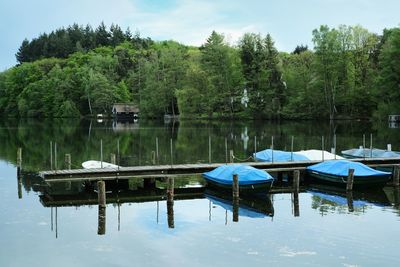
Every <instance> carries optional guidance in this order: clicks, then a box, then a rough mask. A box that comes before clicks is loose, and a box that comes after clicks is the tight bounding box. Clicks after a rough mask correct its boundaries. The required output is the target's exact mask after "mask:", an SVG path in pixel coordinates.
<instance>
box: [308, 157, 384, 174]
mask: <svg viewBox="0 0 400 267" xmlns="http://www.w3.org/2000/svg"><path fill="white" fill-rule="evenodd" d="M349 169H354V176H365V177H367V176H386V175H390V174H391V173H390V172H383V171H378V170H374V169H372V168H370V167H368V166H367V165H364V164H362V163H359V162H352V161H349V160H329V161H324V162H321V163H318V164H315V165H312V166H309V167H307V170H310V171H315V172H319V173H324V174H331V175H336V176H343V177H346V176H347V175H348V174H349Z"/></svg>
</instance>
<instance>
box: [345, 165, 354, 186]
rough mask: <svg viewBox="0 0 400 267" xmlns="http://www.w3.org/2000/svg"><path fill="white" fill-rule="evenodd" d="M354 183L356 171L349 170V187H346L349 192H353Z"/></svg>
mask: <svg viewBox="0 0 400 267" xmlns="http://www.w3.org/2000/svg"><path fill="white" fill-rule="evenodd" d="M353 181H354V169H349V174H348V176H347V185H346V190H347V191H351V190H353Z"/></svg>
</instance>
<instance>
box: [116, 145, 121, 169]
mask: <svg viewBox="0 0 400 267" xmlns="http://www.w3.org/2000/svg"><path fill="white" fill-rule="evenodd" d="M117 157H118V159H117V160H118V161H117V165H118V170H119V164H120V163H121V156H120V153H119V139H117Z"/></svg>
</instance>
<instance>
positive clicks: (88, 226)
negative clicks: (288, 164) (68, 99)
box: [0, 119, 400, 266]
mask: <svg viewBox="0 0 400 267" xmlns="http://www.w3.org/2000/svg"><path fill="white" fill-rule="evenodd" d="M371 136H372V145H373V147H377V148H386V146H387V144H391V146H392V149H393V150H400V128H392V127H389V125H387V124H386V123H383V124H372V123H369V122H363V121H341V122H335V123H332V124H330V123H329V122H315V121H311V122H310V121H303V122H291V121H287V122H281V123H274V122H268V121H250V122H245V121H241V122H237V121H235V122H231V121H181V122H175V123H173V122H164V121H143V120H140V121H139V122H136V123H131V124H125V123H116V122H113V121H109V120H104V121H96V120H33V119H25V120H4V119H3V120H2V121H1V122H0V140H1V141H0V193H1V198H2V201H1V202H0V208H1V213H0V223H1V227H0V236H1V239H0V245H1V247H2V249H1V250H0V266H246V265H247V266H265V265H272V266H377V265H383V266H400V259H399V258H398V257H397V253H398V250H399V247H400V239H399V237H400V193H399V190H398V189H395V188H393V187H390V186H386V187H384V188H383V189H374V190H364V191H354V192H352V193H351V194H349V193H346V192H345V191H343V190H342V189H338V188H335V187H332V186H326V185H320V184H315V183H312V182H310V183H309V182H307V183H305V184H304V185H303V187H302V188H303V190H302V191H301V192H300V193H299V194H298V195H297V194H293V193H276V194H265V195H258V196H241V198H242V199H241V200H240V202H239V204H238V205H239V206H237V203H233V202H232V200H231V198H230V195H229V194H228V195H225V194H221V192H215V190H210V189H208V188H204V184H205V183H204V180H203V179H202V178H201V176H196V175H193V176H188V177H184V178H182V179H176V180H175V198H174V201H173V202H172V203H171V202H167V200H166V197H165V191H166V181H165V179H160V180H159V181H157V182H156V186H155V187H154V188H149V187H146V186H144V185H143V181H141V180H138V179H131V180H120V181H114V182H110V183H107V185H106V188H107V199H108V204H107V206H106V209H105V210H104V209H101V208H99V207H98V205H97V194H96V190H97V188H96V185H95V184H91V183H88V182H73V183H71V182H59V183H52V184H50V185H48V184H45V183H44V182H43V181H42V180H41V179H40V178H39V177H38V176H37V175H36V173H37V172H38V171H40V170H48V169H50V168H59V169H62V168H64V167H65V162H64V155H65V154H67V153H68V154H71V158H72V168H80V166H81V163H82V162H83V161H86V160H89V159H95V160H100V158H101V155H103V159H104V160H105V161H110V157H111V154H112V153H113V154H117V151H119V157H117V158H118V161H119V163H120V164H121V165H123V166H136V165H151V164H154V163H156V164H171V163H173V164H175V163H208V162H210V161H211V162H226V161H228V156H229V155H227V154H228V151H230V150H233V151H234V155H235V157H236V158H237V159H243V160H244V159H247V158H249V157H250V156H251V155H252V153H253V152H254V150H259V149H260V150H261V149H265V148H267V147H270V146H271V143H272V142H273V144H274V149H281V150H288V151H290V150H291V149H292V140H293V150H294V151H296V150H301V149H321V148H322V147H323V148H324V149H326V150H328V151H330V150H331V148H332V147H335V145H336V151H338V152H340V151H341V150H344V149H349V148H358V147H359V146H360V145H363V143H364V142H365V146H366V147H369V146H370V145H371V144H370V142H371ZM272 140H273V141H272ZM364 140H365V141H364ZM55 146H56V148H55ZM18 147H21V148H22V155H23V159H22V170H23V171H22V176H21V179H17V168H16V156H17V149H18ZM101 147H102V149H101ZM210 147H211V149H210ZM171 148H172V149H171ZM55 151H57V152H56V154H57V156H56V158H55V159H54V155H55ZM51 154H52V155H53V158H51V157H50V155H51ZM157 155H158V156H157ZM349 200H351V201H349ZM350 202H351V205H350V204H349V203H350ZM235 209H236V210H237V209H238V217H237V218H236V215H237V214H235Z"/></svg>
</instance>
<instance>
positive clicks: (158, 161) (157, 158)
mask: <svg viewBox="0 0 400 267" xmlns="http://www.w3.org/2000/svg"><path fill="white" fill-rule="evenodd" d="M156 160H157V164H160V160H159V156H158V137H156Z"/></svg>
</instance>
